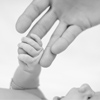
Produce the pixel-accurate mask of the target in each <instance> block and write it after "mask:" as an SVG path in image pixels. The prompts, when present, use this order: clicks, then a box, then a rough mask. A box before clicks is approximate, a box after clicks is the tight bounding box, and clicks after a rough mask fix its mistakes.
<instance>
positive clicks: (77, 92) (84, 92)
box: [53, 84, 100, 100]
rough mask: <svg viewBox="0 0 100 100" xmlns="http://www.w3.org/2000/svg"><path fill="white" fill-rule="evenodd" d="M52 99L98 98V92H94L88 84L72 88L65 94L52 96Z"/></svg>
mask: <svg viewBox="0 0 100 100" xmlns="http://www.w3.org/2000/svg"><path fill="white" fill-rule="evenodd" d="M53 100H100V92H94V91H93V90H92V89H91V87H90V86H89V85H88V84H83V85H82V86H81V87H79V88H72V89H71V90H70V91H69V92H68V93H67V95H66V96H63V97H61V98H60V97H54V99H53Z"/></svg>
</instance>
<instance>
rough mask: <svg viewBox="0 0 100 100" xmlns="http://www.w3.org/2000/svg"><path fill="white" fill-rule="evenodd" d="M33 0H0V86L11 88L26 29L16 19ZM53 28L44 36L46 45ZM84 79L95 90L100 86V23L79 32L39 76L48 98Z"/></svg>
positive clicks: (99, 88)
mask: <svg viewBox="0 0 100 100" xmlns="http://www.w3.org/2000/svg"><path fill="white" fill-rule="evenodd" d="M31 1H32V0H0V87H1V88H9V84H10V81H11V78H12V76H13V74H14V71H15V69H16V68H17V66H18V61H17V44H18V43H19V42H20V39H21V37H23V36H25V35H26V34H27V33H26V34H22V35H21V34H19V33H18V32H17V31H16V29H15V23H16V21H17V19H18V17H19V16H20V15H21V14H22V12H23V11H24V10H25V8H26V7H27V6H28V5H29V3H30V2H31ZM55 26H56V25H55ZM53 30H54V28H52V29H51V30H50V32H49V33H48V35H47V36H46V37H45V38H44V39H43V44H44V47H45V45H46V43H47V42H48V39H49V37H50V35H49V34H50V33H51V32H53ZM40 34H41V33H40ZM83 83H88V84H89V85H90V86H91V87H92V89H93V90H94V91H99V90H100V26H96V27H94V28H91V29H88V30H86V31H84V32H83V33H82V34H81V35H79V36H78V37H77V38H76V40H75V41H74V42H73V43H72V44H71V45H70V46H69V47H68V49H67V50H65V51H64V52H63V53H61V54H59V55H58V56H57V58H56V59H55V61H54V62H53V63H52V65H51V66H50V67H49V68H46V69H45V68H43V70H42V73H41V76H40V88H41V90H42V91H43V92H44V94H45V96H46V97H47V98H48V99H49V100H50V99H52V98H53V97H54V96H57V95H58V96H62V95H65V94H67V92H68V91H69V90H70V89H71V88H72V87H79V86H81V85H82V84H83Z"/></svg>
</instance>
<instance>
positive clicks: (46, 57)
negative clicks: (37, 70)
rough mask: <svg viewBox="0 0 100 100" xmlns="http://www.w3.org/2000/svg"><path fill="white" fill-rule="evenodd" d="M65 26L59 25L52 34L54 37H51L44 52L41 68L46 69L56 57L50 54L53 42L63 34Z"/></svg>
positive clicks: (63, 24)
mask: <svg viewBox="0 0 100 100" xmlns="http://www.w3.org/2000/svg"><path fill="white" fill-rule="evenodd" d="M66 26H67V25H66V24H65V23H63V22H61V23H59V25H58V27H57V29H56V30H55V32H54V35H52V37H51V39H50V42H49V43H48V45H47V47H46V49H45V51H44V54H43V56H42V58H41V60H40V64H41V66H43V67H48V66H50V65H51V63H52V62H53V60H54V59H55V57H56V55H55V54H53V53H52V52H51V47H52V45H53V44H54V42H55V41H56V40H57V39H58V38H59V37H60V36H61V35H62V34H63V32H64V31H65V29H66Z"/></svg>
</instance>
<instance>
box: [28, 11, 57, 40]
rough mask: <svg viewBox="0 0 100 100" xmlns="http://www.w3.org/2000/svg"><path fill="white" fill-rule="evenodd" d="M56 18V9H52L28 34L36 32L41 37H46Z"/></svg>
mask: <svg viewBox="0 0 100 100" xmlns="http://www.w3.org/2000/svg"><path fill="white" fill-rule="evenodd" d="M56 20H57V16H56V14H55V13H54V11H53V10H52V9H51V10H49V11H48V12H47V13H46V14H45V15H44V16H43V17H42V18H41V19H40V20H39V21H38V23H37V24H36V25H35V26H34V27H33V28H32V29H31V31H30V32H29V34H28V35H30V33H34V34H36V35H38V36H39V37H40V38H42V37H44V35H45V34H46V33H47V32H48V31H49V29H50V28H51V27H52V26H53V24H54V23H55V21H56Z"/></svg>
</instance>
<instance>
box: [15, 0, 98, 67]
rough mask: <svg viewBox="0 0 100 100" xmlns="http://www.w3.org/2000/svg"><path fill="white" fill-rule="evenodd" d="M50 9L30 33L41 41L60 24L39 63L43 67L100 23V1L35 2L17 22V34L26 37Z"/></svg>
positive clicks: (59, 0) (44, 0) (55, 0)
mask: <svg viewBox="0 0 100 100" xmlns="http://www.w3.org/2000/svg"><path fill="white" fill-rule="evenodd" d="M47 7H50V8H49V10H48V11H47V13H46V14H44V16H43V17H42V18H41V19H40V20H39V21H38V22H37V23H36V24H35V25H34V26H33V28H32V29H31V30H30V32H29V34H30V33H34V34H37V35H38V36H39V37H40V38H42V37H44V36H45V34H46V33H47V32H48V31H49V29H50V28H51V27H52V26H53V24H54V23H55V22H56V21H57V20H59V25H58V27H57V28H56V29H55V31H54V33H53V35H52V36H51V39H50V41H49V43H48V45H47V47H46V49H45V51H44V54H43V56H42V59H41V60H40V64H41V65H42V66H44V67H47V66H49V65H50V64H51V63H52V61H53V60H54V58H55V57H56V55H57V54H58V53H60V52H62V51H64V50H65V49H66V48H67V47H68V46H69V45H70V44H71V42H72V41H73V40H74V39H75V38H76V37H77V36H78V35H79V34H80V33H81V32H82V31H84V30H85V29H87V28H90V27H92V26H95V25H97V24H99V23H100V0H33V1H32V3H31V4H30V5H29V6H28V8H27V9H26V10H25V12H24V13H23V14H22V15H21V16H20V18H19V19H18V21H17V24H16V29H17V31H18V32H20V33H24V32H25V31H26V30H27V29H28V28H29V27H30V25H31V24H32V23H33V22H34V20H35V19H36V18H37V17H38V16H39V15H40V14H41V13H42V12H43V11H44V10H45V9H46V8H47Z"/></svg>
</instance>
